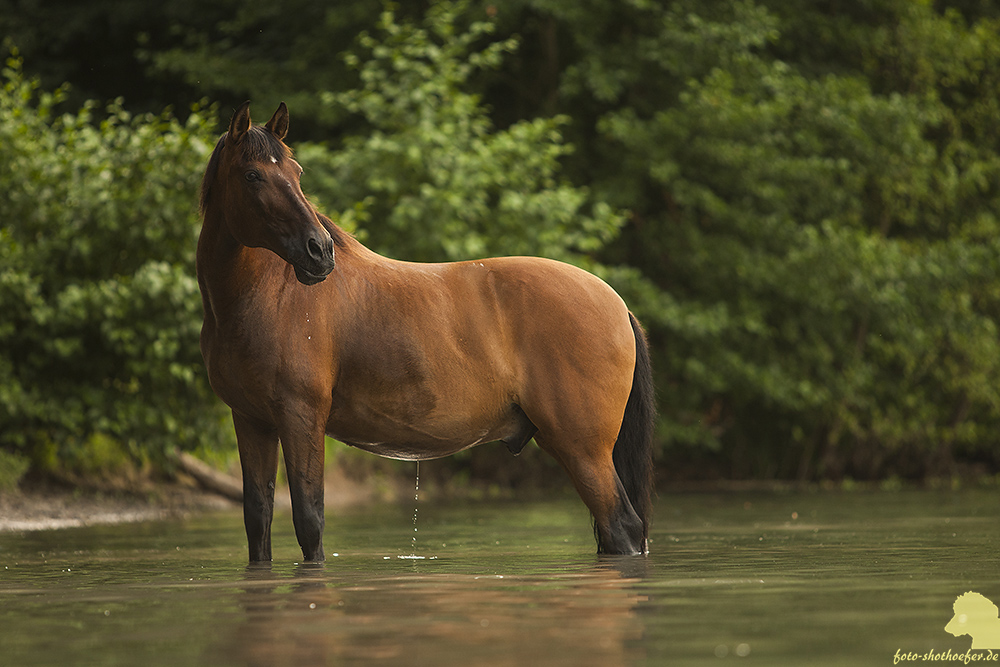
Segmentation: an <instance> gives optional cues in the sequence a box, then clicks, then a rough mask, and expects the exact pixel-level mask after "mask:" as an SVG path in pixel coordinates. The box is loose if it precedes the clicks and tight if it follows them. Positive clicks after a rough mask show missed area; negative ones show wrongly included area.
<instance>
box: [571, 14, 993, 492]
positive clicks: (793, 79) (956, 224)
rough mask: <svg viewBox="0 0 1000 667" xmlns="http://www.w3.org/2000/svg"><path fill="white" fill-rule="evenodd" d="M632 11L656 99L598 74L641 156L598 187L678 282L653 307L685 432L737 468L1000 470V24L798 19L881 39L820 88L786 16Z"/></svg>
mask: <svg viewBox="0 0 1000 667" xmlns="http://www.w3.org/2000/svg"><path fill="white" fill-rule="evenodd" d="M631 4H632V8H631V9H632V12H633V16H632V17H631V18H632V21H633V23H631V24H630V26H629V27H630V28H632V29H633V30H635V31H637V32H638V33H639V34H640V35H641V36H639V37H635V36H633V39H638V41H642V42H644V43H645V44H646V48H645V49H643V50H642V51H638V50H637V51H635V52H630V55H631V56H632V58H633V61H632V62H630V63H628V65H627V67H629V68H631V70H630V71H633V72H637V71H642V70H648V69H653V70H654V71H657V72H658V74H659V76H651V75H650V73H649V72H648V71H647V72H646V76H644V77H643V78H641V79H634V80H635V81H636V85H640V83H639V82H640V81H641V85H643V86H644V89H643V90H642V91H641V92H642V97H641V100H642V102H641V104H636V103H633V102H632V100H633V99H634V98H636V97H638V91H635V90H631V89H629V88H628V87H627V86H622V87H618V88H612V87H609V86H608V84H607V77H606V76H605V72H604V70H603V69H602V68H599V67H598V68H589V67H587V64H588V63H584V64H583V65H582V66H581V67H580V68H579V69H578V70H576V71H575V72H574V76H575V79H572V81H574V85H575V86H577V90H578V91H581V90H587V89H589V90H590V91H592V92H590V94H591V95H592V96H593V97H595V98H599V99H603V100H605V101H610V102H613V103H614V105H613V106H614V107H615V108H613V109H612V110H609V111H608V112H606V113H604V114H603V115H602V116H601V117H600V120H599V122H598V128H599V131H600V132H601V134H602V135H603V136H604V137H606V138H607V140H609V141H610V142H611V145H614V144H617V145H618V146H619V147H620V150H621V158H620V160H619V161H618V162H616V163H614V164H612V165H611V168H610V169H609V170H607V171H606V172H600V173H597V174H596V175H595V178H597V179H600V181H601V182H603V184H604V185H603V187H601V186H595V187H597V188H598V189H599V190H600V191H602V192H606V193H607V194H608V196H609V198H612V199H611V201H613V202H614V203H617V204H619V205H621V206H626V205H628V206H630V207H631V208H632V211H633V213H634V215H635V217H636V219H637V221H638V222H639V224H637V225H635V226H634V227H631V228H629V229H627V230H626V234H625V239H624V240H625V242H627V243H630V244H631V245H630V250H631V251H630V253H629V254H628V256H627V260H626V261H628V262H629V263H630V264H632V265H633V266H637V267H638V268H640V270H641V271H642V275H643V276H644V277H645V278H646V279H647V280H651V281H653V282H654V283H655V284H656V285H657V286H658V287H659V288H660V289H662V290H663V291H662V292H659V293H657V290H656V289H653V290H651V291H649V290H647V292H646V297H647V298H646V299H645V300H643V301H641V302H637V303H636V306H637V307H638V308H639V309H640V310H641V312H642V313H644V314H645V316H646V317H647V319H648V320H649V321H650V323H651V324H652V325H653V328H654V336H655V337H657V338H659V339H660V341H662V342H661V345H662V347H661V348H660V349H661V350H663V349H666V350H669V354H668V355H662V354H661V355H660V356H659V364H658V367H659V368H660V369H661V372H664V373H665V374H666V375H667V376H668V377H670V378H671V382H670V383H669V384H667V385H665V386H664V389H665V391H664V392H663V394H662V398H663V401H664V404H665V405H666V406H668V407H667V414H668V418H667V423H666V425H665V426H666V430H665V433H666V434H667V435H668V437H670V438H671V440H672V441H674V442H675V443H683V442H689V443H692V444H695V445H700V446H708V447H710V448H714V449H719V450H721V451H723V452H724V453H725V455H726V457H727V459H728V460H729V461H730V462H731V463H730V466H731V467H730V471H731V472H730V473H729V474H736V475H742V474H753V475H765V476H774V475H777V476H794V475H799V476H803V477H810V476H812V475H815V474H817V473H818V474H820V475H825V476H829V475H833V476H837V475H841V474H844V473H845V472H846V473H850V474H854V475H857V476H869V475H872V474H880V473H881V471H882V470H885V469H896V470H898V471H901V472H903V473H904V474H922V473H924V472H926V470H927V469H928V467H929V466H930V467H933V465H934V462H935V461H939V462H941V463H945V464H947V463H949V462H950V461H951V460H952V459H951V457H952V455H953V453H954V452H956V451H964V452H965V454H966V455H969V454H971V453H973V452H976V451H979V452H981V454H979V456H981V455H982V454H985V455H986V456H987V457H989V456H990V453H989V452H990V451H991V448H992V442H993V439H992V437H991V436H989V435H987V433H988V431H989V430H991V429H989V427H986V428H985V429H984V425H986V424H996V423H997V421H998V419H1000V394H998V392H997V389H996V384H995V382H994V381H992V380H991V378H995V377H997V373H998V371H1000V346H998V341H997V336H996V334H997V331H996V329H997V326H996V315H997V305H998V304H997V300H996V298H997V295H998V294H1000V263H998V259H997V258H998V252H997V251H998V250H1000V248H998V242H997V232H998V231H1000V230H998V229H997V214H998V212H1000V198H998V190H997V186H996V183H997V182H998V180H997V177H998V176H1000V171H998V167H1000V163H998V149H1000V142H998V140H997V134H996V130H995V127H994V123H992V122H989V121H987V120H986V117H987V116H988V111H986V110H980V107H985V108H986V109H989V108H991V107H992V105H993V104H995V100H996V99H997V95H998V93H1000V87H998V86H997V82H996V79H995V77H991V76H989V75H986V74H985V73H986V72H987V71H993V68H994V67H995V66H997V65H1000V58H998V56H1000V53H998V52H997V49H996V47H995V40H994V41H990V40H987V39H984V35H985V34H993V35H994V36H995V34H996V24H995V23H978V24H974V25H973V26H972V27H971V28H967V27H965V26H964V24H962V23H961V22H960V21H959V20H958V18H957V17H956V16H955V15H954V14H952V13H946V14H944V15H938V14H935V13H934V12H933V11H932V10H931V9H930V8H929V7H928V6H927V5H916V4H914V3H895V2H885V3H884V6H883V7H881V8H880V9H881V10H882V11H884V12H886V14H887V16H888V17H891V21H888V22H886V23H885V24H880V25H879V28H878V29H876V30H870V29H869V28H868V27H867V26H865V25H864V24H854V23H849V24H848V25H849V28H844V22H843V20H841V21H840V22H837V21H836V20H834V19H832V18H830V17H818V16H816V14H817V13H819V12H815V13H813V14H811V15H808V16H806V17H805V18H804V17H803V13H802V12H800V11H798V10H796V13H795V21H796V25H795V27H796V28H797V29H800V30H804V29H807V28H808V27H810V26H812V27H815V26H822V27H824V28H825V27H828V25H829V24H827V23H825V22H824V19H827V18H830V21H831V23H833V24H834V25H837V26H838V27H839V28H840V29H844V30H847V31H848V34H849V35H850V37H851V38H852V40H853V43H854V44H857V43H861V44H863V46H864V48H863V49H862V52H863V53H865V54H866V58H865V59H864V60H863V61H862V62H860V63H858V64H857V68H856V69H851V68H844V69H842V70H841V71H839V72H837V73H832V72H824V73H821V74H816V73H815V72H814V69H815V66H814V63H813V62H812V61H811V60H809V59H808V58H805V57H804V56H806V55H807V54H804V53H803V52H802V50H797V51H796V53H795V55H797V56H799V57H801V58H803V62H800V63H796V62H789V61H784V60H778V59H776V58H774V56H773V49H774V48H775V47H778V46H783V45H784V42H783V34H784V33H783V32H782V29H783V28H785V27H786V25H785V24H783V23H782V22H780V21H779V20H778V19H777V17H776V15H774V14H771V13H770V12H769V11H768V10H767V9H765V8H764V7H763V6H760V5H754V4H752V3H748V2H742V1H732V2H729V1H721V2H715V3H709V5H707V6H706V5H702V4H696V3H682V2H679V3H673V4H672V5H671V6H670V7H666V8H665V7H660V6H657V5H652V4H647V3H639V2H635V3H631ZM876 4H877V3H876ZM782 7H783V6H782ZM720 36H724V39H720ZM795 36H796V37H797V38H798V39H799V40H801V41H802V42H803V43H809V44H812V43H813V40H812V39H810V37H809V36H808V35H803V34H796V35H795ZM692 45H697V48H693V47H692ZM588 47H590V48H592V49H593V51H590V49H588V52H590V53H591V59H592V60H596V61H597V62H599V63H604V62H606V61H607V60H608V59H610V58H612V57H613V56H612V55H610V54H609V55H607V56H606V55H605V54H604V53H602V48H603V47H602V46H601V44H599V43H593V44H588ZM609 48H614V47H609ZM685 53H687V54H689V57H685ZM616 55H617V54H616ZM855 57H856V55H855V54H854V53H852V54H851V58H855ZM885 61H894V64H895V65H896V66H895V67H893V66H891V65H890V63H889V62H885ZM839 64H841V66H843V65H844V64H845V63H844V61H843V60H841V61H839ZM620 66H621V65H620ZM890 73H891V74H892V76H890ZM876 74H878V75H879V76H878V77H876V76H875V75H876ZM632 79H633V77H626V78H625V81H626V82H628V81H630V80H632ZM876 86H877V88H876ZM958 90H961V91H962V99H961V101H960V104H958V105H956V104H955V103H956V101H958V100H957V96H956V93H957V91H958ZM578 94H583V93H578ZM650 99H653V100H657V103H653V104H651V103H650ZM640 295H641V293H640ZM973 456H976V454H973Z"/></svg>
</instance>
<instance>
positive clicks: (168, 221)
mask: <svg viewBox="0 0 1000 667" xmlns="http://www.w3.org/2000/svg"><path fill="white" fill-rule="evenodd" d="M2 81H3V89H2V93H0V117H2V118H3V119H4V120H3V122H2V123H0V145H3V147H4V150H3V151H0V220H2V227H0V312H2V313H3V316H2V319H0V447H3V448H5V449H7V450H14V451H20V452H23V453H25V454H27V455H29V456H31V457H32V459H33V460H34V462H35V463H36V464H37V465H40V466H42V467H48V468H62V467H69V468H86V467H87V464H86V461H87V460H88V456H89V454H88V452H90V451H91V450H94V447H95V443H103V444H102V445H101V447H98V448H97V449H100V450H101V451H103V452H105V454H104V455H102V456H107V452H108V451H110V450H114V449H117V450H119V451H121V452H124V453H125V454H126V455H127V457H128V458H131V459H132V460H134V461H141V460H146V459H149V458H153V459H159V458H162V457H163V456H164V453H165V452H167V451H170V450H172V449H173V448H174V447H177V446H181V447H194V446H196V445H211V444H213V443H217V442H220V441H226V442H228V441H230V440H231V436H224V435H223V434H224V433H226V432H227V429H226V428H222V427H223V425H224V420H223V419H222V414H221V411H220V408H219V404H218V403H217V402H216V401H215V400H214V399H213V398H212V397H211V392H210V390H209V388H208V384H207V380H206V378H205V377H204V373H203V370H202V362H201V358H200V355H199V352H198V344H197V341H198V332H199V328H200V323H201V303H200V299H199V295H198V286H197V282H196V280H195V278H194V262H193V256H194V248H195V242H196V238H197V232H198V228H199V221H198V215H197V210H196V202H197V188H198V184H199V179H200V176H201V172H202V169H203V165H204V162H205V160H207V157H208V154H209V151H210V150H211V140H212V139H211V134H212V128H211V124H210V122H209V121H208V119H207V117H206V116H205V115H204V114H202V113H200V112H198V111H197V110H195V112H194V113H192V114H191V116H190V117H189V119H188V120H187V122H186V123H185V124H183V125H182V124H181V123H179V122H178V121H177V120H176V119H174V118H173V117H172V116H171V115H170V114H169V113H164V114H163V115H160V116H140V117H132V116H131V115H130V114H128V113H127V112H126V111H125V110H124V109H123V108H122V107H121V104H120V102H116V103H113V104H112V105H110V106H109V107H108V108H107V111H106V113H105V114H104V115H103V116H102V117H100V118H96V117H95V115H96V114H95V112H94V109H93V105H87V106H85V107H84V108H83V109H81V110H79V111H78V112H77V113H75V114H62V115H59V114H57V113H56V107H57V105H58V104H59V102H60V100H61V98H62V97H63V91H62V90H57V91H55V92H54V93H47V92H43V91H40V90H38V84H37V83H36V82H33V81H30V80H26V79H25V78H24V76H23V74H22V71H21V63H20V61H19V59H18V58H17V57H16V52H15V54H14V55H13V56H12V57H11V58H10V59H8V60H7V63H6V67H5V68H4V70H3V72H2ZM94 451H96V450H94ZM112 458H114V457H112Z"/></svg>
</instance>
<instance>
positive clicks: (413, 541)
mask: <svg viewBox="0 0 1000 667" xmlns="http://www.w3.org/2000/svg"><path fill="white" fill-rule="evenodd" d="M418 502H420V461H417V479H416V483H415V484H414V486H413V536H412V537H411V538H410V555H409V556H400V558H408V559H412V560H423V559H424V558H425V557H424V556H418V555H417V511H418V507H417V503H418Z"/></svg>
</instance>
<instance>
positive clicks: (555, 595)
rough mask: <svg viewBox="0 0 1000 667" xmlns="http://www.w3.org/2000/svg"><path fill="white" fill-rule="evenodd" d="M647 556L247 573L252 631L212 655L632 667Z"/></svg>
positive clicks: (244, 629)
mask: <svg viewBox="0 0 1000 667" xmlns="http://www.w3.org/2000/svg"><path fill="white" fill-rule="evenodd" d="M646 562H647V561H646V559H644V558H643V559H636V558H629V559H621V558H619V559H607V560H602V561H601V562H599V563H598V564H597V565H596V566H593V567H577V568H573V569H571V570H570V571H566V570H565V569H564V568H552V569H550V570H549V571H548V572H545V573H540V574H537V575H501V574H492V573H490V574H482V575H475V574H462V575H455V574H453V573H445V572H432V573H422V572H420V571H419V570H420V568H419V567H417V568H414V569H413V571H409V572H401V573H397V574H392V575H388V576H384V577H376V578H370V577H360V578H359V577H344V576H343V575H342V573H340V572H338V569H337V564H328V565H327V566H326V567H322V566H321V567H315V566H311V567H300V568H299V569H297V570H295V572H294V574H293V576H292V577H282V576H276V575H274V574H272V573H271V572H269V571H267V570H260V569H252V570H247V572H246V578H245V581H244V583H243V592H242V594H241V595H240V596H239V603H240V605H241V607H242V608H243V611H244V614H245V620H244V622H243V624H242V626H241V627H240V628H239V629H238V630H237V631H236V632H234V633H233V634H232V635H230V636H228V637H225V638H224V639H223V641H222V642H221V643H220V645H218V646H217V647H215V648H213V649H212V651H213V652H214V653H216V655H214V656H212V657H213V659H215V658H221V657H228V660H229V661H232V659H233V657H236V658H237V660H236V661H237V662H241V663H244V664H248V665H255V666H257V665H260V666H265V665H286V664H289V665H290V664H296V665H303V664H308V665H322V664H336V663H338V662H342V661H343V660H348V661H351V660H357V661H368V660H387V659H389V660H393V661H404V660H405V661H406V662H408V663H411V664H443V663H451V662H454V658H455V656H459V655H460V656H463V658H464V659H466V660H468V663H466V664H484V663H489V664H511V665H519V664H526V663H527V664H536V663H537V662H538V661H539V659H540V658H541V657H544V662H545V663H546V664H573V665H579V664H593V663H595V662H599V663H601V664H604V665H621V664H625V663H627V662H631V661H632V660H633V659H635V658H636V657H638V656H637V651H636V646H637V644H636V642H637V640H639V639H640V638H641V636H642V634H643V627H642V623H641V622H640V620H639V618H638V616H637V615H636V613H635V609H636V606H637V604H638V603H639V602H640V601H641V600H642V599H643V597H642V596H641V595H639V594H637V593H636V592H634V591H633V590H632V585H633V584H635V583H636V582H637V581H638V579H636V578H635V575H638V574H641V573H642V570H644V568H645V565H644V564H645V563H646Z"/></svg>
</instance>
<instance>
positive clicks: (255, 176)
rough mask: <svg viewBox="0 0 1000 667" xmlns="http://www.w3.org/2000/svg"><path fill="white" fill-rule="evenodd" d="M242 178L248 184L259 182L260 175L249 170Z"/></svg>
mask: <svg viewBox="0 0 1000 667" xmlns="http://www.w3.org/2000/svg"><path fill="white" fill-rule="evenodd" d="M243 177H244V178H246V179H247V181H249V182H250V183H253V182H255V181H259V180H260V174H258V173H257V172H256V171H253V170H250V171H248V172H247V173H245V174H244V175H243Z"/></svg>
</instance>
